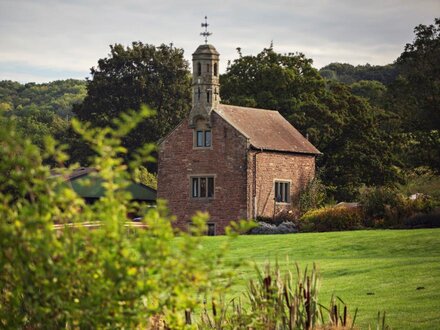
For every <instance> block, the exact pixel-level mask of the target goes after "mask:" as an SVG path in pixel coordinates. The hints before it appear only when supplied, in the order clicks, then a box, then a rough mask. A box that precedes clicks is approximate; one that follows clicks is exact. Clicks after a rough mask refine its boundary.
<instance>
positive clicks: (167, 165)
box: [157, 113, 247, 234]
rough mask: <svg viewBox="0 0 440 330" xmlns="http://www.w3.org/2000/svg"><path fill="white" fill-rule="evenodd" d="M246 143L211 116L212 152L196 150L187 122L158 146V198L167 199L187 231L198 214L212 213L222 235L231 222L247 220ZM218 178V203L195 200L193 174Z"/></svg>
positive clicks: (216, 195)
mask: <svg viewBox="0 0 440 330" xmlns="http://www.w3.org/2000/svg"><path fill="white" fill-rule="evenodd" d="M246 148H247V140H246V138H244V137H243V136H242V135H241V134H239V133H238V132H237V131H236V130H235V129H234V128H232V127H231V126H230V125H229V124H228V123H226V122H225V121H224V120H223V119H221V118H220V117H219V116H218V115H217V114H215V113H212V148H209V149H194V148H193V130H192V129H190V128H189V127H188V122H187V120H185V121H184V122H183V123H181V125H179V126H178V127H177V128H176V129H175V130H174V131H173V132H172V133H171V134H170V135H169V136H168V137H167V138H166V139H165V140H164V141H163V142H162V143H161V145H160V146H159V157H158V158H159V159H158V189H157V196H158V198H162V199H166V200H168V205H169V208H170V211H171V212H172V213H173V214H174V215H175V216H176V218H177V223H176V225H177V226H178V227H179V228H181V229H186V228H187V226H188V223H189V221H190V219H191V216H192V215H194V214H195V212H196V211H198V210H201V211H207V212H209V214H210V218H211V221H210V222H214V223H216V234H223V233H224V228H225V226H227V225H228V224H229V222H230V221H231V220H237V219H243V218H246V217H247V199H246V192H247V160H246ZM198 174H202V175H203V174H205V175H215V190H214V198H213V199H193V198H191V189H190V188H191V187H190V176H191V175H198Z"/></svg>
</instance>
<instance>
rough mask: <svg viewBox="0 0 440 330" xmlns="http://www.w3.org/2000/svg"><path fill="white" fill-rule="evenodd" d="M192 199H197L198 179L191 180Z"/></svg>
mask: <svg viewBox="0 0 440 330" xmlns="http://www.w3.org/2000/svg"><path fill="white" fill-rule="evenodd" d="M192 197H199V179H198V178H193V179H192Z"/></svg>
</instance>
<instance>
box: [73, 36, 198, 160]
mask: <svg viewBox="0 0 440 330" xmlns="http://www.w3.org/2000/svg"><path fill="white" fill-rule="evenodd" d="M91 75H92V79H91V80H89V81H88V83H87V96H86V98H85V99H84V102H83V103H82V104H80V105H78V106H75V107H74V109H73V111H74V113H75V114H76V115H77V117H78V119H80V120H81V121H88V122H90V123H92V125H93V126H95V127H103V126H106V125H111V124H112V120H113V119H114V118H116V117H117V116H119V114H121V113H123V112H125V111H126V110H127V109H134V110H138V109H140V106H141V105H142V104H146V105H148V106H149V107H151V108H152V109H154V110H156V113H157V114H156V116H154V117H150V118H148V119H146V120H144V121H143V122H142V123H140V125H139V126H138V127H137V128H136V129H135V130H133V131H132V132H131V133H130V134H129V135H128V136H127V137H126V138H125V139H124V146H125V147H126V148H128V150H129V151H130V152H131V151H132V150H134V149H135V148H136V147H137V146H139V145H141V144H143V143H146V142H157V140H159V139H160V138H161V137H163V136H164V135H165V134H167V133H168V132H169V131H170V130H171V129H172V128H174V127H175V126H176V125H177V124H178V123H179V122H180V121H181V120H182V119H183V118H184V116H185V115H186V114H187V113H188V111H189V108H190V104H191V94H190V74H189V70H188V63H187V62H186V61H185V59H184V58H183V50H182V49H179V48H175V47H173V46H171V45H170V46H167V45H164V44H162V45H161V46H159V47H155V46H153V45H148V44H143V43H141V42H133V43H132V45H131V47H124V46H123V45H121V44H115V45H113V46H110V54H109V57H107V58H104V59H100V60H98V66H97V67H96V68H94V67H93V68H92V69H91Z"/></svg>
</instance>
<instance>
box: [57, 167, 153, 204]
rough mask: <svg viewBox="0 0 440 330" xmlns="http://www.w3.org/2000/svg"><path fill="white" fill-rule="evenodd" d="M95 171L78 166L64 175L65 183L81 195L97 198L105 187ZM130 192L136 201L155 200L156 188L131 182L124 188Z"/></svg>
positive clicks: (102, 193)
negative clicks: (70, 172)
mask: <svg viewBox="0 0 440 330" xmlns="http://www.w3.org/2000/svg"><path fill="white" fill-rule="evenodd" d="M96 173H97V171H96V170H95V169H91V168H79V169H78V170H76V171H74V172H73V173H72V174H70V175H68V176H67V177H66V181H65V183H67V184H68V185H69V186H71V187H72V189H73V190H74V191H75V192H76V193H77V194H78V195H79V196H81V197H83V198H89V199H98V198H101V197H103V196H104V194H105V189H104V187H103V185H102V183H103V180H102V178H100V177H99V176H98V175H96ZM126 190H127V191H128V192H130V194H131V196H132V199H133V200H137V201H148V202H155V201H156V190H155V189H153V188H151V187H148V186H146V185H144V184H142V183H138V182H134V181H133V182H132V183H130V184H129V185H128V187H127V188H126Z"/></svg>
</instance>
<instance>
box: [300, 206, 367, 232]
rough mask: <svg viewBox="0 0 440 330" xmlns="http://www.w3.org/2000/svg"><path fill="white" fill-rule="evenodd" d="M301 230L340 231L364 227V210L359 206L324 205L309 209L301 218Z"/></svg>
mask: <svg viewBox="0 0 440 330" xmlns="http://www.w3.org/2000/svg"><path fill="white" fill-rule="evenodd" d="M300 220H301V221H300V230H301V231H306V232H308V231H318V232H322V231H340V230H355V229H360V228H362V212H361V210H360V208H358V207H345V206H334V207H322V208H319V209H316V210H311V211H308V212H307V213H306V214H304V215H303V216H302V217H301V219H300Z"/></svg>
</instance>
